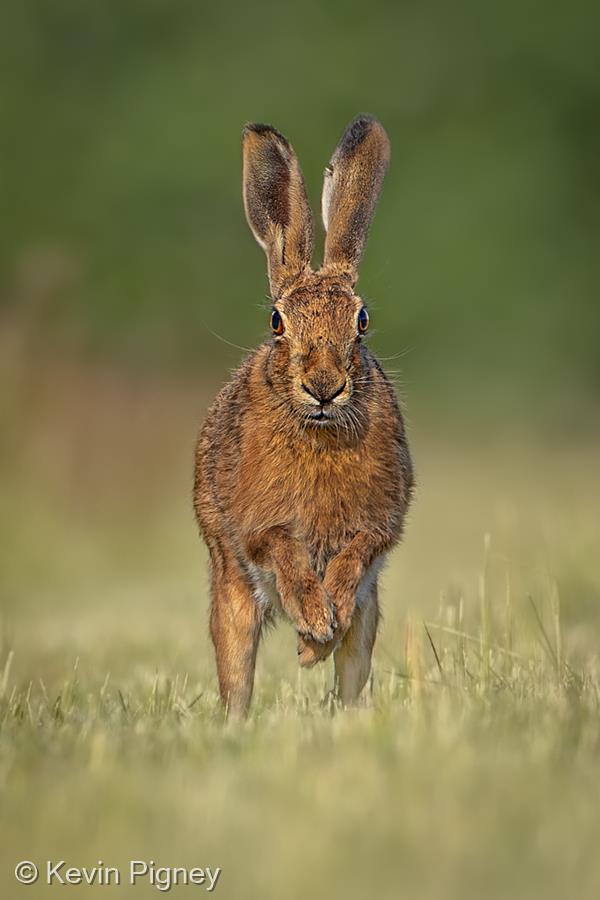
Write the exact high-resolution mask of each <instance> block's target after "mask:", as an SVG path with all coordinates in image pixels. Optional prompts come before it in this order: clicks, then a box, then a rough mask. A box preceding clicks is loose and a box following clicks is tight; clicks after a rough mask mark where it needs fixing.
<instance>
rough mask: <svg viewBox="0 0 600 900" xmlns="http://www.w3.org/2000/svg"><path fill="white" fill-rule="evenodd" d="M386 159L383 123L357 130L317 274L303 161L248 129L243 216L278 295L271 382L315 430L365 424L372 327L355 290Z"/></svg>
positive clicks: (330, 169) (335, 186)
mask: <svg viewBox="0 0 600 900" xmlns="http://www.w3.org/2000/svg"><path fill="white" fill-rule="evenodd" d="M389 156H390V145H389V141H388V138H387V135H386V133H385V131H384V129H383V127H382V125H381V124H380V123H379V122H378V121H377V120H376V119H373V118H371V117H370V116H359V117H358V118H357V119H355V120H354V121H353V122H351V123H350V125H349V126H348V128H347V129H346V131H345V132H344V135H343V136H342V139H341V140H340V142H339V144H338V146H337V148H336V150H335V152H334V154H333V156H332V158H331V162H330V163H329V165H328V166H327V168H326V170H325V184H324V188H323V199H322V212H323V223H324V225H325V230H326V238H325V254H324V260H323V265H322V267H321V268H320V269H319V270H318V271H316V272H315V271H313V270H312V269H311V265H310V263H311V255H312V247H313V223H312V216H311V213H310V209H309V206H308V200H307V197H306V189H305V186H304V179H303V177H302V172H301V171H300V166H299V165H298V160H297V158H296V155H295V153H294V151H293V150H292V148H291V146H290V144H289V143H288V142H287V141H286V139H285V138H284V137H283V136H282V135H281V134H279V132H277V131H276V130H275V129H274V128H271V126H269V125H247V126H246V128H245V129H244V179H243V181H244V206H245V209H246V217H247V219H248V223H249V225H250V228H251V229H252V232H253V233H254V236H255V238H256V240H257V241H258V243H259V244H260V245H261V247H262V248H263V249H264V251H265V253H266V255H267V263H268V270H269V282H270V287H271V298H272V310H271V330H272V344H271V352H270V354H269V360H268V364H267V380H268V382H269V384H270V385H271V386H272V388H273V390H274V391H275V392H276V393H277V394H278V395H279V397H280V398H281V400H282V402H284V403H285V404H286V405H287V406H288V407H290V408H291V410H292V411H293V412H294V413H296V414H297V415H298V416H299V417H300V418H301V419H302V420H303V421H304V422H305V423H307V424H308V425H314V426H327V425H335V424H340V423H341V424H346V425H356V424H357V423H359V422H360V407H361V403H363V404H364V396H365V392H366V382H367V380H368V375H367V371H366V368H365V365H364V354H363V353H362V351H361V341H362V338H363V336H364V335H365V333H366V332H367V329H368V325H369V317H368V313H367V310H366V307H365V305H364V303H363V301H362V300H361V298H360V297H359V296H358V295H357V294H356V293H355V292H354V285H355V284H356V281H357V278H358V272H357V269H358V264H359V262H360V258H361V256H362V251H363V248H364V245H365V241H366V237H367V232H368V228H369V224H370V222H371V218H372V216H373V211H374V209H375V204H376V202H377V198H378V196H379V191H380V189H381V184H382V182H383V178H384V176H385V172H386V169H387V165H388V162H389ZM361 398H362V400H361Z"/></svg>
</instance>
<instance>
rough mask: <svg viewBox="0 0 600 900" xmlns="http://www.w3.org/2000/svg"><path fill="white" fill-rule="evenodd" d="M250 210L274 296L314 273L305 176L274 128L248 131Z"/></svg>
mask: <svg viewBox="0 0 600 900" xmlns="http://www.w3.org/2000/svg"><path fill="white" fill-rule="evenodd" d="M243 154H244V174H243V188H244V208H245V210H246V218H247V219H248V224H249V225H250V228H251V229H252V233H253V234H254V237H255V238H256V240H257V241H258V243H259V244H260V245H261V247H262V248H263V250H264V251H265V253H266V254H267V261H268V265H269V282H270V285H271V294H272V296H273V298H274V299H275V298H277V296H278V295H279V294H280V292H281V291H282V289H283V288H285V287H286V286H287V285H288V284H290V283H291V282H292V281H293V280H294V279H295V278H297V277H298V276H299V275H301V274H302V273H303V272H304V271H306V270H307V269H308V268H309V267H310V258H311V254H312V239H313V223H312V216H311V213H310V208H309V206H308V200H307V197H306V188H305V186H304V179H303V177H302V172H301V170H300V166H299V164H298V160H297V158H296V154H295V153H294V151H293V150H292V148H291V146H290V144H289V143H288V142H287V141H286V139H285V138H284V137H283V135H281V134H279V132H278V131H276V130H275V129H274V128H272V127H271V126H270V125H253V124H249V125H246V127H245V128H244V137H243Z"/></svg>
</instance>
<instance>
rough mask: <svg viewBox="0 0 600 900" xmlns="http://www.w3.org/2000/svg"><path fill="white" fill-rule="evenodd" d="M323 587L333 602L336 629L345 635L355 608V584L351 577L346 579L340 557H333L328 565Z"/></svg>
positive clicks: (346, 574) (346, 575)
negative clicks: (336, 623)
mask: <svg viewBox="0 0 600 900" xmlns="http://www.w3.org/2000/svg"><path fill="white" fill-rule="evenodd" d="M323 587H324V588H325V591H326V592H327V594H328V596H330V597H331V598H332V600H333V604H334V606H335V611H336V615H337V622H338V629H339V631H340V632H341V633H342V634H345V633H346V631H348V629H349V628H350V623H351V621H352V615H353V613H354V609H355V607H356V583H355V580H354V579H353V578H352V577H348V573H347V571H346V570H345V569H344V566H343V559H342V558H341V556H340V557H334V559H332V561H331V562H330V563H329V565H328V567H327V571H326V573H325V579H324V581H323Z"/></svg>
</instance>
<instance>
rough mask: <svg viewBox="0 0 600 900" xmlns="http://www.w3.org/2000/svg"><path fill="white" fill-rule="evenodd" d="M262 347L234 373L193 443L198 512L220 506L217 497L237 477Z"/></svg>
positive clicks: (195, 494)
mask: <svg viewBox="0 0 600 900" xmlns="http://www.w3.org/2000/svg"><path fill="white" fill-rule="evenodd" d="M260 351H261V348H259V349H258V350H257V351H255V352H254V353H252V354H250V355H249V356H248V357H246V359H245V360H244V361H243V362H242V363H241V365H240V366H239V368H238V369H236V371H235V372H234V373H233V375H232V376H231V378H230V380H229V381H228V382H227V384H225V385H224V386H223V387H222V388H221V390H220V391H219V393H218V394H217V396H216V397H215V400H214V402H213V404H212V406H211V407H210V409H209V410H208V413H207V415H206V418H205V420H204V423H203V425H202V427H201V429H200V434H199V436H198V442H197V444H196V465H195V484H194V499H195V505H196V508H197V510H198V511H199V512H200V511H201V509H202V508H203V507H204V506H206V505H207V504H208V505H209V506H211V507H212V506H215V505H216V506H217V507H220V506H221V502H220V497H221V495H222V493H223V490H228V489H229V486H228V485H226V484H224V483H223V482H224V481H225V482H227V481H228V480H229V479H231V478H233V479H235V477H236V474H235V473H236V472H237V470H238V467H239V458H240V444H241V441H240V435H241V430H242V420H243V417H244V414H245V412H246V411H247V409H248V406H249V394H250V379H251V376H252V371H253V367H254V366H255V364H256V360H257V357H258V356H259V353H260Z"/></svg>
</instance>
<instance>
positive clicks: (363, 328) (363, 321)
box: [358, 306, 369, 334]
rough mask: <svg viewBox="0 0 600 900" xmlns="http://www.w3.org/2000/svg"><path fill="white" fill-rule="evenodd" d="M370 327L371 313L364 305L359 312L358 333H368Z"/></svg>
mask: <svg viewBox="0 0 600 900" xmlns="http://www.w3.org/2000/svg"><path fill="white" fill-rule="evenodd" d="M368 328H369V313H368V312H367V310H366V309H365V308H364V306H363V308H362V309H361V311H360V312H359V314H358V333H359V334H366V333H367V330H368Z"/></svg>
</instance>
